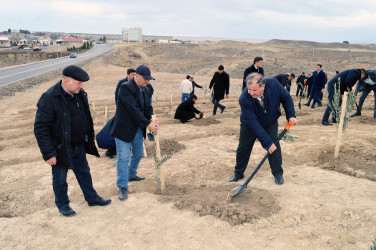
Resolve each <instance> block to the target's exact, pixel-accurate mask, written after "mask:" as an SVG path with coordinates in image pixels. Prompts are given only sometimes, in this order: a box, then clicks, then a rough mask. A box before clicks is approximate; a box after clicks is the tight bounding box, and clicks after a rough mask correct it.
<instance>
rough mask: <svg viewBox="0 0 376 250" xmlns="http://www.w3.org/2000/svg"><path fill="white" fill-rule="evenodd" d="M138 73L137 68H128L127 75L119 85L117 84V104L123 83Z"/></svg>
mask: <svg viewBox="0 0 376 250" xmlns="http://www.w3.org/2000/svg"><path fill="white" fill-rule="evenodd" d="M135 74H136V70H134V69H127V77H125V78H124V79H121V80H120V81H119V82H118V84H117V86H116V89H115V104H116V101H117V97H118V95H119V89H120V87H121V85H122V84H123V83H125V82H128V81H129V80H130V79H133V77H134V75H135Z"/></svg>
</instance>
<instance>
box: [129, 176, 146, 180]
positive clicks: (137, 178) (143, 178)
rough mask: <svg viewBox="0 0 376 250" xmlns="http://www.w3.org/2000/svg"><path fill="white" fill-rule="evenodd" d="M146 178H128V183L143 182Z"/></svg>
mask: <svg viewBox="0 0 376 250" xmlns="http://www.w3.org/2000/svg"><path fill="white" fill-rule="evenodd" d="M145 179H146V178H144V177H140V176H137V175H136V176H135V177H133V178H130V179H129V180H128V181H143V180H145Z"/></svg>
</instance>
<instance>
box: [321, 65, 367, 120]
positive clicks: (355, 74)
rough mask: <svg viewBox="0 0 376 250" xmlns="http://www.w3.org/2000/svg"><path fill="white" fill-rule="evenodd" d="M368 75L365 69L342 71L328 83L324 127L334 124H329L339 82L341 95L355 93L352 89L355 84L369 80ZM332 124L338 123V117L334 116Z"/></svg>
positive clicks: (323, 118)
mask: <svg viewBox="0 0 376 250" xmlns="http://www.w3.org/2000/svg"><path fill="white" fill-rule="evenodd" d="M367 77H368V74H367V71H366V70H365V69H348V70H345V71H342V72H341V73H339V74H338V75H336V76H334V77H333V78H332V79H331V80H330V81H329V82H328V106H327V107H326V109H325V112H324V116H323V117H322V125H325V126H328V125H332V123H329V116H330V114H331V112H332V108H331V105H332V101H333V97H334V88H335V87H336V86H338V80H339V84H340V85H339V89H340V91H341V95H343V93H344V92H345V91H348V90H350V91H354V90H352V87H353V86H354V85H355V83H356V82H357V81H358V80H360V79H362V80H365V79H367ZM332 122H333V123H336V122H337V120H336V117H335V116H333V115H332Z"/></svg>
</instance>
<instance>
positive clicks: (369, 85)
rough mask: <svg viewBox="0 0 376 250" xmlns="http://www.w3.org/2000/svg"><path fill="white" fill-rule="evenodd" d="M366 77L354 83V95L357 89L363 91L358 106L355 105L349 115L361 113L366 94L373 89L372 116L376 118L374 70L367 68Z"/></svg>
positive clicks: (353, 115)
mask: <svg viewBox="0 0 376 250" xmlns="http://www.w3.org/2000/svg"><path fill="white" fill-rule="evenodd" d="M367 73H368V78H367V79H366V80H359V81H358V84H357V85H356V90H355V93H354V94H355V96H356V93H357V92H358V91H363V92H362V95H361V96H360V99H359V103H358V106H357V107H356V112H355V113H354V114H352V115H351V116H350V117H355V116H360V115H362V107H363V103H364V101H365V100H366V98H367V96H368V94H369V93H370V92H371V91H373V95H374V106H373V118H375V119H376V70H374V69H373V70H367ZM361 89H362V90H361Z"/></svg>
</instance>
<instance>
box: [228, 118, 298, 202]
mask: <svg viewBox="0 0 376 250" xmlns="http://www.w3.org/2000/svg"><path fill="white" fill-rule="evenodd" d="M292 125H294V123H287V125H286V127H285V129H284V130H283V131H282V132H281V134H279V136H278V139H277V141H275V142H274V144H277V143H278V142H279V140H281V139H282V137H283V136H284V135H285V133H286V132H287V131H288V130H289V129H290V128H291V126H292ZM269 155H270V153H269V151H268V152H267V153H266V155H265V156H264V158H262V160H261V162H260V163H259V164H258V165H257V167H256V168H255V170H253V172H252V174H251V176H249V177H248V179H247V180H246V181H245V182H244V184H243V185H241V186H240V187H238V188H237V189H235V190H234V195H233V197H235V196H237V195H238V194H240V193H241V192H243V191H244V190H245V189H246V188H247V185H248V183H249V182H250V181H251V180H252V178H253V176H254V175H255V174H256V173H257V171H258V170H259V169H260V167H261V166H262V164H263V163H264V161H265V160H266V158H268V156H269Z"/></svg>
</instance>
